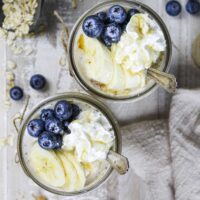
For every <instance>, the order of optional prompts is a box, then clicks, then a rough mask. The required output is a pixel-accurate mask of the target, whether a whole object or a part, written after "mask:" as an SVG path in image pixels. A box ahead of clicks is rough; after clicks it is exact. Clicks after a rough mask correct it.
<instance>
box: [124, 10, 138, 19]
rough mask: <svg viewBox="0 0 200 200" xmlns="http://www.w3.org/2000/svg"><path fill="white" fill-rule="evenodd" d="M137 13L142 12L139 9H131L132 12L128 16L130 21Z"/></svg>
mask: <svg viewBox="0 0 200 200" xmlns="http://www.w3.org/2000/svg"><path fill="white" fill-rule="evenodd" d="M137 13H140V11H139V10H138V9H136V8H132V9H130V10H129V11H128V16H127V18H128V20H130V19H131V17H132V16H133V15H135V14H137Z"/></svg>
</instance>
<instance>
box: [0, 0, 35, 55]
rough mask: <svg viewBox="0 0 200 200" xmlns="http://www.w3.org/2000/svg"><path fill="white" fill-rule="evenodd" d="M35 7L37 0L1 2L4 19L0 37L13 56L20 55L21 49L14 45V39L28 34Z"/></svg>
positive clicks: (8, 0)
mask: <svg viewBox="0 0 200 200" xmlns="http://www.w3.org/2000/svg"><path fill="white" fill-rule="evenodd" d="M37 7H38V3H37V0H29V1H28V0H23V1H22V0H4V1H3V7H2V10H3V14H4V16H5V18H4V21H3V24H2V27H1V28H0V37H3V38H5V39H6V41H7V44H8V45H9V46H10V47H11V50H13V51H14V53H15V54H20V53H22V49H21V47H17V45H16V39H17V38H22V37H23V36H26V35H27V34H28V33H29V31H30V26H31V25H32V24H33V20H34V15H35V12H36V8H37Z"/></svg>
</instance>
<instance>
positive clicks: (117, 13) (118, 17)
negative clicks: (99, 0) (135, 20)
mask: <svg viewBox="0 0 200 200" xmlns="http://www.w3.org/2000/svg"><path fill="white" fill-rule="evenodd" d="M126 17H127V14H126V10H125V9H124V8H123V7H121V6H120V5H114V6H112V7H111V8H110V9H109V11H108V18H109V21H110V22H115V23H118V24H123V23H124V22H125V20H126Z"/></svg>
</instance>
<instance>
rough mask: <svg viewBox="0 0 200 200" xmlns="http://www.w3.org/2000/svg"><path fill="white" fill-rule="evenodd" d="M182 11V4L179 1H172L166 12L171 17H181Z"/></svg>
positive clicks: (168, 4)
mask: <svg viewBox="0 0 200 200" xmlns="http://www.w3.org/2000/svg"><path fill="white" fill-rule="evenodd" d="M181 10H182V8H181V4H180V3H179V2H178V1H175V0H171V1H169V2H168V3H167V5H166V12H167V13H168V14H169V15H171V16H177V15H179V14H180V12H181Z"/></svg>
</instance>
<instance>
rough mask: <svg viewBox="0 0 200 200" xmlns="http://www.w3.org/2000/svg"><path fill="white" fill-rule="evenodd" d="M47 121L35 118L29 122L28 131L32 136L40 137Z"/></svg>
mask: <svg viewBox="0 0 200 200" xmlns="http://www.w3.org/2000/svg"><path fill="white" fill-rule="evenodd" d="M44 127H45V123H44V122H43V121H42V120H41V119H33V120H31V121H30V122H29V123H28V126H27V131H28V133H29V134H30V135H31V136H32V137H38V136H39V135H40V134H41V133H42V132H43V131H44Z"/></svg>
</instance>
